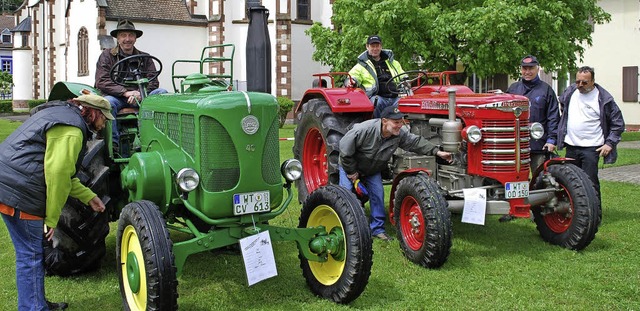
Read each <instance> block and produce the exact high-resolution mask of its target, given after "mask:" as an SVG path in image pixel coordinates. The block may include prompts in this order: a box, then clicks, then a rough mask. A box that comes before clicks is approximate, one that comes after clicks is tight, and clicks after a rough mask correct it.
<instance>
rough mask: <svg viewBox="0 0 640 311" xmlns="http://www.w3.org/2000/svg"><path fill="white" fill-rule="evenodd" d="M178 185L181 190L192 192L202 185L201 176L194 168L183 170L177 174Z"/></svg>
mask: <svg viewBox="0 0 640 311" xmlns="http://www.w3.org/2000/svg"><path fill="white" fill-rule="evenodd" d="M176 183H178V187H180V190H182V191H184V192H190V191H193V190H194V189H196V187H198V184H200V175H198V172H196V171H195V170H194V169H192V168H183V169H181V170H180V171H179V172H178V174H176Z"/></svg>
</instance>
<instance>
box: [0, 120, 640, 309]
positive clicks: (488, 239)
mask: <svg viewBox="0 0 640 311" xmlns="http://www.w3.org/2000/svg"><path fill="white" fill-rule="evenodd" d="M19 124H20V123H19V122H9V121H6V120H0V141H2V140H3V139H4V138H5V137H6V135H8V133H10V131H9V132H8V133H7V134H4V132H3V130H5V129H8V128H9V127H12V128H13V129H15V128H16V127H17V126H18V125H19ZM8 125H9V126H8ZM294 128H295V126H293V125H290V124H287V125H285V126H284V127H283V128H282V129H281V130H280V137H292V136H293V131H294ZM280 144H281V145H280V156H281V159H282V160H284V159H287V158H290V157H291V148H292V146H293V142H292V141H282V142H281V143H280ZM636 158H638V157H636ZM385 190H386V191H387V195H386V200H387V204H388V199H389V191H390V186H385ZM293 191H294V195H296V194H295V191H296V189H295V187H294V189H293ZM602 196H603V202H604V208H603V212H602V215H603V221H602V225H601V226H600V230H599V231H598V234H597V235H596V238H595V240H594V241H593V243H592V244H591V245H589V247H587V248H586V249H585V250H583V251H580V252H574V251H569V250H566V249H563V248H560V247H557V246H553V245H550V244H547V243H544V242H543V241H542V240H541V239H540V237H539V236H538V233H537V231H536V228H535V224H533V223H532V222H531V221H530V220H528V219H517V220H514V221H512V222H508V223H500V222H498V216H495V215H494V216H488V217H487V220H486V224H485V225H484V226H477V225H471V224H466V223H462V222H461V219H460V215H454V216H453V217H452V221H453V223H454V229H453V232H454V235H453V246H452V248H451V255H450V256H449V260H448V261H447V262H446V263H445V264H444V266H443V267H442V268H440V269H437V270H428V269H423V268H420V267H418V266H416V265H414V264H411V263H409V262H408V261H407V260H406V259H405V258H404V257H403V255H402V253H401V251H400V248H399V244H398V241H397V240H396V241H394V242H391V243H385V242H382V241H379V240H374V245H373V250H374V254H373V260H374V265H373V268H372V272H371V278H370V279H369V284H368V285H367V288H366V289H365V291H364V293H363V294H362V296H361V297H360V298H358V299H356V300H355V301H354V302H353V303H351V304H349V305H338V304H334V303H332V302H330V301H328V300H325V299H321V298H318V297H316V296H314V295H313V294H312V293H311V292H310V291H309V289H308V286H307V285H306V283H305V281H304V278H303V277H302V273H301V270H300V267H299V260H298V249H297V247H296V245H295V243H292V242H289V243H287V242H277V243H273V247H274V254H275V259H276V264H277V269H278V276H277V277H274V278H271V279H268V280H265V281H264V282H260V283H258V284H256V285H253V286H251V287H249V286H247V285H246V284H247V283H246V276H245V270H244V265H243V261H242V256H241V255H240V254H239V253H237V252H230V251H226V250H219V251H213V252H205V253H200V254H197V255H193V256H190V257H189V259H188V260H187V263H186V265H185V269H184V271H183V275H182V276H181V277H180V278H179V285H178V291H179V294H180V297H179V299H178V303H179V305H180V309H182V310H219V309H226V310H639V309H640V303H639V302H638V299H637V297H638V292H639V290H640V288H639V287H638V284H640V275H638V273H634V272H633V271H637V262H638V247H637V244H638V241H637V240H638V238H637V232H638V231H640V222H638V215H639V214H638V208H637V202H638V201H639V200H640V194H639V193H638V191H637V185H633V184H629V183H615V182H606V181H603V182H602ZM387 206H388V205H387ZM366 213H367V214H368V213H369V210H368V208H367V210H366ZM299 215H300V204H299V203H298V202H297V201H296V200H294V202H292V206H290V207H289V208H288V209H287V210H286V211H285V212H284V213H283V214H282V215H281V216H280V217H277V218H275V219H274V220H273V221H271V222H270V223H271V224H273V225H278V226H287V227H295V226H297V225H298V217H299ZM110 226H111V231H110V233H109V235H108V236H107V239H106V247H107V254H106V255H105V257H104V259H103V260H102V266H101V268H100V269H99V270H98V271H96V272H94V273H87V274H83V275H79V276H72V277H68V278H61V277H47V278H46V287H47V298H49V299H50V300H51V301H66V302H68V303H69V304H70V307H71V308H73V309H74V310H94V309H95V310H104V311H111V310H121V309H122V300H121V298H120V289H119V287H118V276H117V275H116V268H115V267H116V265H117V264H118V263H116V261H115V256H114V253H115V231H116V227H117V223H116V222H113V223H111V225H110ZM387 232H389V233H391V234H395V229H394V228H393V227H392V226H391V225H389V224H387ZM171 233H172V236H173V234H174V233H175V231H172V232H171ZM0 249H1V250H2V251H0V263H2V264H0V275H2V276H5V277H3V278H1V279H0V288H2V291H0V310H16V309H17V306H16V295H17V292H16V286H15V277H14V276H15V255H14V251H13V245H12V243H11V239H10V238H9V235H8V233H7V229H6V226H4V225H0ZM88 288H90V289H91V290H87V289H88ZM212 293H213V294H212Z"/></svg>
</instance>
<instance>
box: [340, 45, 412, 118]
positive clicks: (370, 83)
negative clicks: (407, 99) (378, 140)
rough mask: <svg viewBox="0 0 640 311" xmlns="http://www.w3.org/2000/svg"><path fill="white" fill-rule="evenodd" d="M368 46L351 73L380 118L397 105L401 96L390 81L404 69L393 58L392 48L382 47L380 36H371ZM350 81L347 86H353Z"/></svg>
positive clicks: (376, 115) (374, 113)
mask: <svg viewBox="0 0 640 311" xmlns="http://www.w3.org/2000/svg"><path fill="white" fill-rule="evenodd" d="M366 47H367V50H366V51H364V52H362V54H360V56H358V63H357V64H356V65H355V66H353V68H351V70H350V71H349V75H351V77H352V78H353V79H354V80H355V82H356V85H359V86H361V87H363V88H364V90H365V92H366V93H367V96H369V100H371V103H372V104H373V106H374V107H375V110H374V111H373V117H374V118H379V117H380V115H381V113H382V110H384V109H385V108H386V107H389V106H397V104H398V100H399V98H398V91H397V90H396V84H395V83H388V82H389V80H391V78H392V77H395V76H397V75H398V74H402V73H403V72H404V70H403V69H402V66H400V63H399V62H398V61H396V60H395V59H393V52H392V51H391V50H383V49H382V40H381V39H380V36H378V35H372V36H369V38H368V39H367V45H366ZM350 83H351V82H350V81H349V79H347V84H348V85H347V86H351V85H349V84H350Z"/></svg>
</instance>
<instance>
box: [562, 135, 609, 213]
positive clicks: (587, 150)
mask: <svg viewBox="0 0 640 311" xmlns="http://www.w3.org/2000/svg"><path fill="white" fill-rule="evenodd" d="M598 148H600V147H576V146H570V145H567V153H566V157H567V158H574V159H575V161H574V162H573V164H575V165H577V166H578V167H580V168H582V170H583V171H584V172H585V173H587V175H588V176H589V178H590V179H591V181H592V182H593V185H594V187H595V188H596V192H597V193H598V199H600V202H602V197H601V196H600V180H598V161H600V152H598V151H596V149H598Z"/></svg>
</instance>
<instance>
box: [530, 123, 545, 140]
mask: <svg viewBox="0 0 640 311" xmlns="http://www.w3.org/2000/svg"><path fill="white" fill-rule="evenodd" d="M542 135H544V127H542V124H540V123H538V122H533V123H531V138H533V139H540V138H542Z"/></svg>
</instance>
